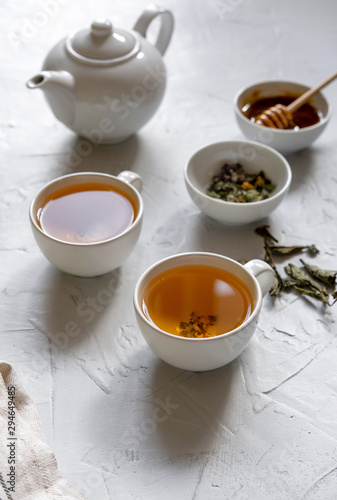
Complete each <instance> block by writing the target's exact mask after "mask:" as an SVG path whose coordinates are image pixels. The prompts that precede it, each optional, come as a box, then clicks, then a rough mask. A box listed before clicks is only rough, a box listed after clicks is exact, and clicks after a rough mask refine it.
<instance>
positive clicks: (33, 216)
mask: <svg viewBox="0 0 337 500" xmlns="http://www.w3.org/2000/svg"><path fill="white" fill-rule="evenodd" d="M86 176H95V177H98V178H99V179H101V180H102V179H113V180H116V181H117V182H120V183H121V184H122V185H126V186H127V188H130V189H131V191H132V192H133V194H134V195H135V196H136V197H137V200H138V204H139V209H138V213H137V216H136V218H135V220H134V221H133V222H132V224H131V225H130V226H129V227H127V228H126V229H125V230H124V231H122V232H121V233H119V234H117V235H116V236H113V237H112V238H108V239H106V240H102V241H93V242H87V243H80V242H74V241H64V240H61V239H60V238H56V237H55V236H52V235H51V234H48V233H46V232H45V231H43V230H42V229H41V228H40V226H39V225H38V224H37V222H36V214H35V213H34V210H33V209H34V205H35V203H36V200H37V199H38V197H39V196H41V194H42V193H43V191H44V190H47V189H48V188H49V187H50V186H52V185H53V184H56V183H58V182H62V181H63V180H65V179H69V178H75V179H76V178H79V177H86ZM74 184H77V183H76V182H75V183H74ZM103 184H105V183H104V182H103ZM143 210H144V205H143V199H142V196H141V195H140V193H139V192H138V191H137V189H136V188H135V187H134V186H132V184H129V183H127V182H126V181H124V180H123V179H120V178H118V176H115V175H111V174H106V173H103V172H75V173H72V174H67V175H62V176H60V177H56V178H55V179H52V180H51V181H49V182H47V183H46V184H44V185H43V186H42V188H41V189H40V190H39V191H38V192H37V193H36V195H35V196H34V198H33V199H32V201H31V203H30V206H29V218H30V221H31V223H32V224H33V226H34V228H35V229H36V230H37V231H38V232H39V233H40V234H41V235H42V236H44V237H46V238H48V239H50V240H52V241H55V242H57V243H60V244H63V245H67V246H70V247H81V248H83V247H94V246H102V245H106V244H108V243H110V242H112V241H114V240H117V239H119V238H121V237H123V236H125V235H126V234H127V233H129V232H130V231H133V230H134V228H135V227H136V226H138V225H139V224H140V222H141V220H142V217H143Z"/></svg>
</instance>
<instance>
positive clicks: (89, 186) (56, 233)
mask: <svg viewBox="0 0 337 500" xmlns="http://www.w3.org/2000/svg"><path fill="white" fill-rule="evenodd" d="M141 188H142V180H141V178H140V176H139V175H138V174H136V173H134V172H131V171H124V172H121V174H119V175H118V176H117V177H115V176H112V175H109V174H103V173H95V172H81V173H76V174H70V175H65V176H63V177H59V178H57V179H55V180H53V181H51V182H49V183H48V184H47V185H45V186H44V187H43V188H42V189H41V190H40V191H39V192H38V194H37V195H36V196H35V198H34V199H33V201H32V202H31V205H30V211H29V216H30V222H31V227H32V230H33V234H34V237H35V240H36V242H37V244H38V246H39V247H40V249H41V251H42V253H43V254H44V255H45V257H46V258H47V259H48V260H49V261H50V262H51V263H52V264H54V265H55V266H56V267H57V268H58V269H60V270H61V271H64V272H66V273H69V274H73V275H76V276H82V277H93V276H99V275H102V274H105V273H108V272H110V271H113V270H114V269H116V268H117V267H119V266H120V265H121V264H122V263H123V262H124V261H125V260H126V258H127V257H128V256H129V254H130V253H131V251H132V250H133V248H134V246H135V245H136V242H137V240H138V237H139V234H140V231H141V226H142V219H143V201H142V197H141V195H140V190H141Z"/></svg>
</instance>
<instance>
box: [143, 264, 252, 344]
mask: <svg viewBox="0 0 337 500" xmlns="http://www.w3.org/2000/svg"><path fill="white" fill-rule="evenodd" d="M141 302H142V311H143V314H144V315H145V317H146V318H147V319H148V320H149V321H150V322H152V323H153V324H154V325H156V326H157V327H158V328H160V329H161V330H163V331H165V332H168V333H171V334H174V335H178V336H181V337H187V338H207V337H214V336H217V335H222V334H223V333H227V332H230V331H232V330H234V329H235V328H237V327H239V326H240V325H241V324H242V323H243V322H244V321H245V320H246V319H247V318H248V317H249V316H250V315H251V313H252V310H253V298H252V294H251V292H250V290H249V288H248V286H247V285H246V284H245V283H243V281H241V280H240V279H239V278H238V277H237V276H234V275H233V274H231V273H230V272H228V271H225V270H222V269H219V268H216V267H212V266H207V265H186V266H181V267H176V268H172V269H168V270H166V271H164V272H163V273H161V274H160V275H158V276H156V277H155V278H154V279H152V281H150V282H149V283H148V285H147V286H146V287H145V290H144V292H143V296H142V301H141Z"/></svg>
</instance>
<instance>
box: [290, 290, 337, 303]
mask: <svg viewBox="0 0 337 500" xmlns="http://www.w3.org/2000/svg"><path fill="white" fill-rule="evenodd" d="M294 288H295V290H297V291H298V292H299V293H300V294H301V295H309V297H312V298H314V299H317V300H320V301H321V302H324V304H326V305H328V306H329V305H330V303H329V294H328V293H327V292H325V291H324V290H321V291H320V292H317V290H312V289H311V288H301V287H299V286H295V287H294ZM331 305H332V304H331Z"/></svg>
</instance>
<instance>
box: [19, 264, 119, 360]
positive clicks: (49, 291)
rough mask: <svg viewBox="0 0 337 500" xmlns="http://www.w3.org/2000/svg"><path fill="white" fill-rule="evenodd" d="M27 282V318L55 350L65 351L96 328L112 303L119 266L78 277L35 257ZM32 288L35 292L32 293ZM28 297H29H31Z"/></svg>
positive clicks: (116, 287) (117, 291) (76, 344)
mask: <svg viewBox="0 0 337 500" xmlns="http://www.w3.org/2000/svg"><path fill="white" fill-rule="evenodd" d="M38 263H39V265H34V263H33V264H32V266H33V267H34V270H33V269H32V268H29V269H30V270H29V269H28V268H27V273H28V272H30V273H31V274H32V275H33V273H34V279H33V280H32V285H31V290H30V291H31V292H32V293H31V297H32V299H33V300H34V302H32V303H30V304H29V306H28V310H29V311H30V314H31V316H30V319H31V323H32V325H33V326H34V327H35V328H36V329H37V330H38V331H40V332H41V333H42V334H44V335H45V336H46V337H47V338H48V339H49V340H50V342H51V347H52V348H53V349H54V350H55V351H68V350H71V349H73V348H75V349H76V346H78V345H79V344H81V343H82V342H84V341H85V340H86V339H88V337H89V335H90V334H91V333H92V332H93V331H96V330H97V331H98V330H99V328H98V323H100V322H102V321H103V322H104V320H105V315H107V314H109V311H110V310H111V308H112V307H114V303H115V300H116V299H117V295H118V294H119V292H120V291H121V287H123V286H126V285H127V284H126V283H123V281H122V280H121V277H120V269H116V270H115V271H113V272H111V273H108V274H105V275H103V276H99V277H95V278H80V277H76V276H71V275H68V274H66V273H64V272H62V271H59V270H58V269H56V268H55V267H54V266H53V265H51V264H49V263H48V262H47V261H44V260H42V257H41V258H39V262H38ZM34 291H35V293H34ZM32 299H31V300H32Z"/></svg>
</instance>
